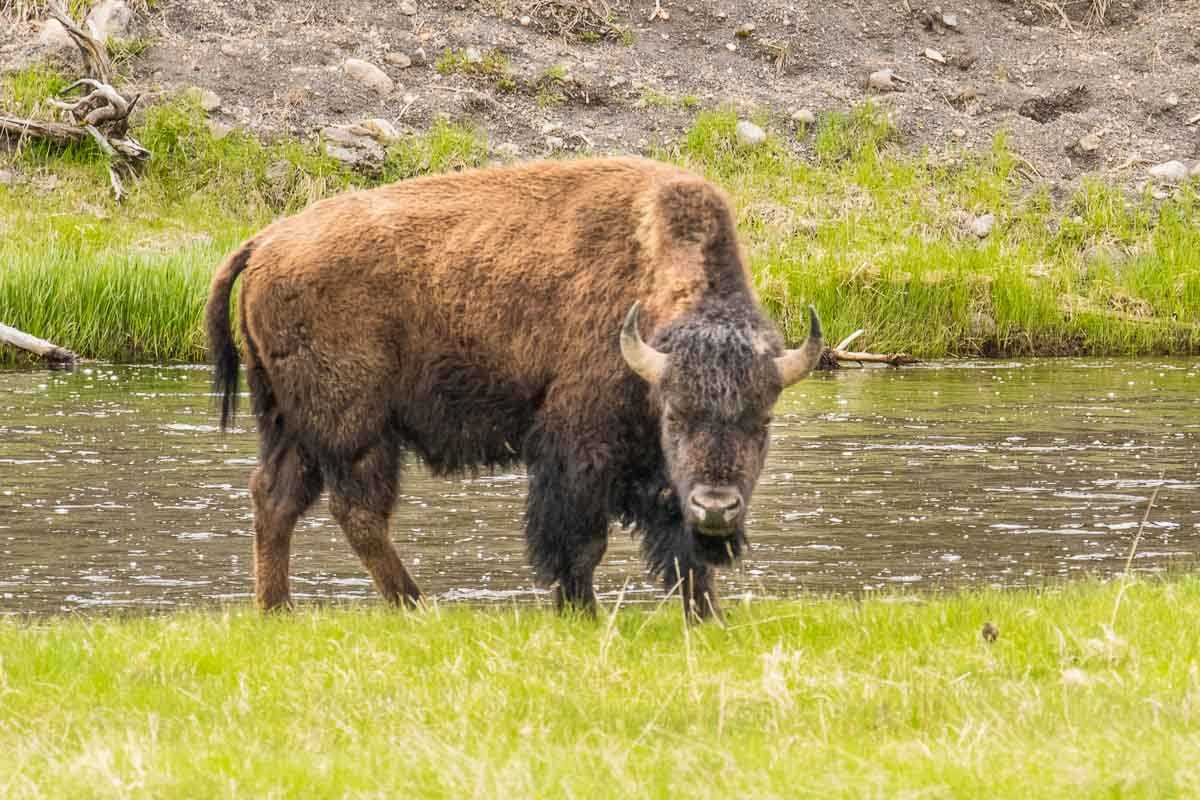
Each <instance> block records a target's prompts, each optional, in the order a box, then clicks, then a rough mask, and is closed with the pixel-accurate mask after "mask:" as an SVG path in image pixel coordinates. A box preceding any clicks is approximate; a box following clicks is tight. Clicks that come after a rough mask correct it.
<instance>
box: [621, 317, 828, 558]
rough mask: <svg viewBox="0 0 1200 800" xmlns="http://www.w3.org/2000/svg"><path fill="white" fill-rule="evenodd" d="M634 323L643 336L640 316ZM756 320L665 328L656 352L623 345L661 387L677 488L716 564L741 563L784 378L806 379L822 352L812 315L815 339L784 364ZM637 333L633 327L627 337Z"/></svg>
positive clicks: (691, 320) (628, 342)
mask: <svg viewBox="0 0 1200 800" xmlns="http://www.w3.org/2000/svg"><path fill="white" fill-rule="evenodd" d="M630 318H632V320H633V325H634V328H636V307H635V311H634V312H631V313H630ZM749 319H753V317H750V316H749V315H729V314H723V313H709V314H697V315H696V316H694V317H688V318H686V319H684V320H680V321H678V322H675V323H673V324H671V325H669V326H667V327H666V328H664V329H663V330H662V331H660V332H659V334H658V335H657V336H656V337H655V339H654V346H653V347H650V346H647V345H645V344H644V343H642V342H641V340H640V336H639V337H637V338H636V340H635V339H633V338H624V337H623V339H622V352H623V353H625V357H626V361H627V362H628V363H629V364H630V366H631V367H633V368H634V369H635V371H637V372H638V373H639V374H641V375H642V376H643V377H645V378H646V379H647V380H648V381H650V383H651V385H652V386H653V387H654V388H653V392H652V397H653V398H654V400H655V402H656V405H657V406H658V408H659V409H660V414H661V417H660V422H661V431H662V439H661V444H662V450H663V456H664V459H665V461H666V467H667V474H668V477H669V479H670V482H671V487H672V489H674V492H675V496H676V497H677V498H678V501H679V505H680V510H681V511H682V514H683V518H684V521H685V524H686V525H687V527H688V529H689V531H690V532H691V533H692V534H693V535H694V536H695V537H696V544H697V546H698V547H699V548H700V550H701V551H702V552H703V553H704V554H705V556H706V560H707V561H709V562H710V563H727V562H729V561H731V560H732V559H734V558H737V557H738V556H739V555H740V554H741V551H742V549H743V546H744V545H745V542H746V534H745V523H746V512H747V510H748V508H749V505H750V497H751V495H752V494H753V493H754V487H755V486H756V485H757V483H758V478H759V475H760V474H761V473H762V468H763V464H764V463H765V462H766V459H767V446H768V427H769V425H770V422H771V409H772V408H773V407H774V405H775V401H776V400H778V399H779V394H780V392H781V391H782V390H783V387H784V384H785V376H786V377H790V378H792V379H793V380H798V379H799V377H803V374H807V372H808V371H809V370H810V369H811V368H812V366H813V365H815V363H816V359H817V357H818V356H819V354H820V350H821V339H820V325H819V322H817V321H816V318H815V315H814V318H813V319H814V322H813V332H814V333H815V334H816V335H815V336H811V335H810V338H809V342H808V343H806V345H805V348H804V349H802V350H799V351H788V352H787V353H784V354H783V355H782V356H781V355H780V348H779V340H778V337H777V335H776V334H774V332H770V333H767V332H763V331H760V330H756V329H755V328H754V327H753V326H752V325H751V324H750V322H749ZM634 333H636V331H635V330H634V331H631V328H630V324H629V321H628V320H627V323H626V334H627V335H629V336H632V335H633V334H634ZM639 348H640V349H639ZM785 359H793V360H792V361H785ZM797 364H798V365H799V367H800V369H799V370H798V369H797ZM797 374H799V377H796V376H797Z"/></svg>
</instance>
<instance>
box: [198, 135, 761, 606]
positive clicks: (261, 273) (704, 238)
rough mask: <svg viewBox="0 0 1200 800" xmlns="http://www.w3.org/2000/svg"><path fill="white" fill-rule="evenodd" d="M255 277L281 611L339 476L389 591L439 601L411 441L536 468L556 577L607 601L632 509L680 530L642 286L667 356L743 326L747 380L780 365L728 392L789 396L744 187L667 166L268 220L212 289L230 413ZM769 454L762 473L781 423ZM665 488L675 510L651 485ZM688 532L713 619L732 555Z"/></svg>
mask: <svg viewBox="0 0 1200 800" xmlns="http://www.w3.org/2000/svg"><path fill="white" fill-rule="evenodd" d="M239 272H240V273H241V276H242V283H241V293H240V312H241V315H240V316H241V325H242V334H243V338H244V341H245V343H246V371H247V376H248V379H249V381H250V385H251V391H252V393H253V395H254V400H255V412H256V417H257V421H258V425H259V429H260V434H261V438H262V452H261V457H260V463H259V466H258V468H257V469H256V470H255V474H254V477H253V479H252V486H253V489H254V491H253V497H254V504H255V512H256V523H255V531H256V571H255V575H256V587H257V593H258V598H259V601H260V603H261V604H262V605H263V607H265V608H271V607H275V606H279V605H285V604H287V603H288V592H287V554H288V544H289V541H290V537H291V530H292V527H293V526H294V524H295V522H296V520H297V519H298V517H299V516H300V514H302V513H303V512H304V510H305V509H306V508H307V507H308V506H309V505H310V504H311V503H312V502H313V501H314V500H315V499H316V497H317V496H318V495H319V494H320V492H321V491H322V488H323V487H328V488H329V489H330V492H331V508H332V510H333V513H334V516H335V517H336V518H337V520H338V521H339V523H340V524H341V525H342V527H343V528H344V530H345V531H346V534H347V537H348V539H349V540H350V543H351V544H352V546H353V547H354V549H355V551H356V552H357V553H358V554H359V556H360V557H361V559H362V560H363V562H364V564H365V566H366V567H367V568H368V570H369V571H370V572H371V574H372V576H373V578H374V580H375V582H376V585H377V586H378V588H379V589H380V591H381V592H382V593H383V594H384V596H386V597H388V598H389V599H390V600H392V601H394V602H401V601H404V600H408V601H414V602H415V601H416V600H417V599H418V597H419V593H418V591H417V588H416V586H415V584H414V583H413V582H412V580H411V578H410V577H409V576H408V573H407V572H406V571H405V570H404V567H403V565H402V564H401V563H400V560H399V558H398V557H397V555H396V553H395V550H394V548H393V547H392V544H391V541H390V539H389V537H388V535H387V518H388V515H389V513H390V511H391V507H392V502H393V500H394V498H395V493H396V480H397V477H398V471H399V465H400V462H401V460H402V458H403V455H404V453H405V452H406V451H411V452H413V453H415V454H417V455H418V456H420V457H421V458H422V459H424V460H425V461H426V462H427V463H428V464H429V466H430V467H431V469H433V470H434V471H435V472H437V473H454V472H459V471H462V470H473V469H477V468H480V467H484V468H487V467H494V466H497V465H503V464H509V463H514V462H517V461H524V462H525V463H526V464H528V465H529V467H530V480H531V493H530V501H529V502H530V507H529V514H528V520H527V523H528V526H529V534H530V553H531V557H532V558H533V561H534V566H535V568H536V569H537V573H538V577H539V579H540V580H541V581H543V582H546V583H551V582H554V581H557V582H558V584H559V591H560V596H561V595H565V596H566V599H567V600H568V601H570V602H574V603H578V604H581V605H584V606H590V605H591V603H592V602H593V599H594V595H593V593H592V587H591V580H592V571H593V570H594V568H595V565H596V563H597V562H598V561H599V560H600V557H601V556H602V555H603V552H604V542H605V541H606V538H605V537H606V535H607V526H608V520H609V518H610V517H613V516H619V517H624V518H626V519H628V520H631V521H633V522H635V523H637V524H639V525H640V526H641V527H642V528H643V529H644V530H646V531H647V532H648V533H647V534H646V535H651V534H653V533H654V529H655V528H656V527H663V526H666V527H672V526H673V527H674V528H679V526H680V525H681V523H680V521H679V519H678V508H677V506H678V500H677V498H670V489H671V486H672V481H671V479H670V478H669V477H668V475H667V470H666V468H665V466H664V463H663V453H662V451H661V450H660V448H659V447H658V446H657V445H656V442H657V441H658V439H659V436H660V433H661V429H660V426H659V415H660V411H661V408H660V406H661V405H662V403H663V400H662V398H661V397H659V394H660V393H659V392H658V391H657V390H654V391H652V390H651V389H650V387H648V386H646V384H645V383H644V382H643V381H641V379H639V378H638V377H637V376H636V375H634V374H633V373H632V372H631V371H630V370H629V368H628V367H627V366H626V364H625V363H624V361H623V360H622V357H621V355H620V352H619V348H618V332H619V330H620V327H621V322H622V319H623V317H624V315H625V313H626V312H627V311H628V310H629V308H630V307H631V306H632V304H633V303H634V302H635V301H641V303H642V308H643V313H642V322H641V326H642V331H643V332H644V333H645V334H646V335H647V340H648V341H658V342H659V346H661V347H663V348H664V349H667V350H670V349H671V341H672V334H671V331H672V330H674V331H676V333H677V335H676V338H677V339H679V341H683V338H685V333H686V332H687V331H688V330H691V328H689V327H688V325H689V324H693V323H694V325H700V324H703V325H716V326H718V327H720V326H732V327H730V328H729V330H730V331H731V332H730V333H729V334H728V336H730V337H733V339H735V340H736V341H737V342H740V341H741V340H742V338H745V340H746V341H747V342H750V341H751V340H753V342H754V346H753V348H750V346H749V345H747V347H745V348H743V350H745V352H746V353H747V355H746V356H745V357H744V358H748V359H752V360H754V359H758V360H755V361H754V363H753V364H749V363H748V362H747V364H740V363H739V365H736V366H737V368H736V369H735V370H734V372H730V373H729V375H730V376H733V375H741V376H742V378H744V379H746V380H750V379H751V377H754V376H759V374H760V373H762V375H763V376H765V377H763V378H761V380H759V378H758V377H755V378H754V380H755V381H756V385H758V387H759V388H758V389H757V390H755V391H752V392H750V394H749V395H745V394H744V393H740V391H739V390H738V389H737V386H736V385H734V384H730V385H729V386H725V387H724V388H722V387H721V386H718V387H717V388H716V389H714V390H713V391H714V392H715V393H716V394H715V395H714V396H717V395H719V396H720V399H719V402H720V403H722V404H725V405H728V404H729V403H730V402H732V403H733V405H734V406H735V407H733V408H731V409H726V410H727V411H729V412H730V413H737V414H740V413H741V411H742V410H743V409H742V408H741V406H740V405H739V403H740V404H743V405H744V403H746V402H750V403H752V404H754V405H755V407H758V406H762V405H764V404H765V405H766V411H769V406H770V404H773V402H774V399H775V397H776V396H777V395H778V392H779V389H780V387H779V385H778V381H777V380H773V378H772V376H773V375H774V373H773V372H770V370H769V369H768V366H769V365H768V362H767V361H766V360H765V359H767V358H768V357H770V356H774V355H778V353H779V349H780V346H781V341H780V339H779V336H778V334H777V333H776V332H775V331H774V329H773V328H772V327H771V326H770V325H769V323H766V322H765V321H764V320H763V318H762V317H761V315H760V314H759V313H758V311H757V307H756V304H755V301H754V298H753V295H752V292H751V289H750V283H749V280H748V278H747V274H746V270H745V267H744V263H743V259H742V257H741V254H740V252H739V250H738V246H737V243H736V236H735V230H734V223H733V218H732V215H731V214H730V211H729V205H728V203H727V201H726V199H725V198H724V196H723V195H722V193H721V192H720V191H719V190H717V189H716V188H715V187H713V186H712V185H711V184H709V183H708V182H706V181H704V180H703V179H701V178H699V177H696V176H694V175H692V174H690V173H688V172H685V171H683V170H680V169H678V168H675V167H671V166H668V165H664V164H660V163H657V162H652V161H648V160H642V159H636V158H617V159H597V160H582V161H562V162H545V163H534V164H527V165H521V166H515V167H509V168H502V169H490V170H479V171H472V172H465V173H459V174H453V175H443V176H436V177H427V178H420V179H416V180H411V181H404V182H401V183H397V184H392V185H388V186H383V187H379V188H376V189H372V190H369V191H359V192H352V193H349V194H344V195H341V196H338V197H334V198H331V199H328V200H324V201H321V202H319V203H316V204H314V205H313V206H311V207H309V208H308V209H307V210H305V211H304V212H302V213H300V214H297V215H296V216H293V217H290V218H287V219H283V220H280V221H278V222H276V223H274V224H272V225H270V226H269V227H267V228H265V229H264V230H262V231H261V232H260V233H258V234H257V235H255V236H254V237H253V238H252V239H251V240H250V241H249V242H247V243H246V244H245V245H244V246H243V247H242V248H240V249H239V250H238V251H237V252H236V253H235V254H234V255H233V256H231V257H230V259H229V260H228V261H227V262H226V263H225V264H224V265H223V266H222V267H221V268H220V269H219V270H218V272H217V274H216V275H215V276H214V279H213V283H212V294H211V297H210V300H209V307H208V311H207V324H208V330H209V336H210V343H211V345H212V349H213V352H214V357H215V358H216V360H217V363H218V370H217V382H218V384H219V386H220V388H221V389H222V391H223V392H224V394H225V397H226V401H225V405H224V407H223V415H222V425H225V424H226V423H227V421H228V417H229V416H230V415H231V414H232V412H233V405H232V401H231V395H232V394H233V393H234V392H235V391H236V374H237V356H236V352H234V351H233V347H232V343H231V337H230V335H229V309H228V296H229V292H230V289H231V286H232V284H233V281H234V280H235V279H236V278H237V276H238V273H239ZM689 320H690V321H691V322H690V323H689V322H688V321H689ZM698 320H699V321H698ZM684 323H688V324H684ZM672 326H674V328H672ZM722 330H725V328H722ZM689 335H690V334H689ZM725 335H726V334H722V336H725ZM738 337H741V338H738ZM747 337H749V338H747ZM693 338H694V337H693ZM719 338H720V337H718V339H719ZM714 341H717V340H716V339H714ZM720 341H724V340H720ZM735 343H736V342H735ZM718 345H719V346H720V347H725V345H723V344H720V343H719V342H718ZM676 346H677V348H684V347H685V345H681V344H677V345H676ZM697 352H698V353H699V352H700V351H697ZM738 352H739V353H740V352H742V351H741V350H738ZM697 357H698V358H699V356H697ZM738 357H739V358H742V356H738ZM680 358H681V363H682V359H683V356H682V355H681V356H680ZM705 358H707V357H704V358H701V359H700V362H699V366H698V367H697V369H698V370H700V371H703V370H704V369H706V367H705V366H704V360H705ZM710 360H711V359H710ZM231 369H232V372H231ZM764 370H766V371H764ZM768 372H769V374H768ZM696 374H697V376H699V372H697V373H696ZM723 374H724V373H723ZM680 380H682V377H681V376H679V375H677V376H676V378H675V382H676V383H679V382H680ZM722 380H724V379H722ZM728 380H730V381H734V380H735V379H734V378H733V377H730V378H729V379H728ZM739 380H740V379H739ZM763 381H765V382H763ZM719 382H720V381H718V383H719ZM735 383H736V381H735ZM685 391H686V390H685ZM705 395H706V393H705V392H701V393H699V394H698V395H697V398H701V399H698V400H697V402H702V396H705ZM739 398H741V399H739ZM746 398H749V399H746ZM701 411H702V412H703V409H701ZM721 413H722V414H724V413H725V412H721ZM765 413H766V412H764V413H763V414H760V415H759V416H764V415H765ZM755 414H757V412H753V413H751V414H750V416H754V415H755ZM723 418H724V417H722V419H723ZM755 420H757V417H755ZM752 433H754V435H755V436H757V432H756V431H754V432H752ZM713 435H716V434H713ZM718 438H719V437H718ZM714 441H716V440H714ZM721 441H724V440H721ZM759 449H761V452H759ZM748 457H749V458H750V459H751V460H752V461H754V462H756V463H754V464H750V465H749V466H750V467H751V468H753V470H754V474H753V479H756V478H757V474H758V469H760V468H761V458H762V457H765V439H764V440H763V442H762V447H761V448H757V447H756V448H755V450H754V452H752V453H751V454H750V456H748ZM730 463H733V462H730ZM739 468H740V462H739ZM726 477H728V476H726ZM748 483H749V486H748V490H752V488H753V480H749V482H748ZM662 493H665V495H666V496H668V500H666V501H665V502H666V504H667V506H666V507H660V506H661V505H662V501H659V500H657V499H653V498H657V497H658V496H659V495H660V494H662ZM746 497H747V499H748V498H749V493H748V491H747V494H746ZM647 498H651V499H647ZM672 504H674V506H675V507H674V511H672V508H671V505H672ZM671 536H675V537H676V539H679V541H683V539H682V538H680V537H683V536H684V533H683V532H682V531H681V530H680V531H676V532H675V533H672V534H671ZM659 538H661V539H662V540H663V541H667V538H669V537H666V535H665V534H664V535H663V536H662V537H659ZM671 541H672V542H674V543H672V544H671V545H670V546H667V545H661V547H662V548H665V549H663V550H662V552H661V553H660V552H658V551H657V550H656V549H655V548H659V547H660V545H659V544H654V543H651V544H648V545H647V548H648V549H647V552H648V557H650V559H651V562H652V566H653V567H655V569H656V570H657V571H659V572H662V573H664V574H665V575H666V576H667V578H668V582H670V579H671V577H672V575H675V574H676V572H675V571H674V570H673V569H672V568H671V564H670V563H667V562H669V561H671V560H674V561H675V562H678V561H679V558H680V554H681V553H682V554H683V558H684V562H685V563H684V564H683V566H681V567H680V568H679V569H680V571H682V572H683V573H693V574H694V577H696V578H697V580H696V581H695V582H694V583H692V582H689V583H688V584H687V585H688V586H689V587H691V588H692V589H693V591H688V592H686V593H685V595H686V596H691V595H694V598H692V599H693V600H695V601H699V602H696V605H697V606H698V608H696V609H695V610H696V611H697V612H698V613H704V612H705V611H706V608H705V606H706V603H707V604H711V607H713V608H715V602H716V598H715V596H714V595H713V593H712V589H711V571H709V570H708V568H707V566H706V564H705V563H702V560H700V559H699V557H698V556H695V554H694V553H693V552H692V550H687V547H690V545H684V544H679V543H678V542H675V540H674V539H672V540H671ZM680 548H684V550H686V552H684V550H681V549H680ZM697 572H698V573H699V575H695V573H697ZM681 577H686V574H685V575H683V576H681ZM701 598H704V599H703V600H701ZM689 602H692V601H689Z"/></svg>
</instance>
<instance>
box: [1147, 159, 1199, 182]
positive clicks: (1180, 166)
mask: <svg viewBox="0 0 1200 800" xmlns="http://www.w3.org/2000/svg"><path fill="white" fill-rule="evenodd" d="M1146 171H1147V172H1148V173H1150V177H1151V178H1154V179H1155V180H1160V181H1162V182H1163V183H1183V182H1184V181H1186V180H1187V179H1188V172H1189V170H1188V168H1187V166H1186V165H1185V164H1184V163H1183V162H1182V161H1166V162H1163V163H1162V164H1155V165H1154V166H1153V167H1150V169H1148V170H1146Z"/></svg>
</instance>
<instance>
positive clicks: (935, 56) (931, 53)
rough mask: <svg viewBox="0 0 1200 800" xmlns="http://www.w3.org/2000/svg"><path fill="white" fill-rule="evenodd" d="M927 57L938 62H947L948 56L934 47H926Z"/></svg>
mask: <svg viewBox="0 0 1200 800" xmlns="http://www.w3.org/2000/svg"><path fill="white" fill-rule="evenodd" d="M925 57H926V58H928V59H929V60H930V61H933V62H935V63H938V64H945V63H946V57H945V56H944V55H942V54H941V53H939V52H938V51H937V50H934V49H933V48H932V47H926V48H925Z"/></svg>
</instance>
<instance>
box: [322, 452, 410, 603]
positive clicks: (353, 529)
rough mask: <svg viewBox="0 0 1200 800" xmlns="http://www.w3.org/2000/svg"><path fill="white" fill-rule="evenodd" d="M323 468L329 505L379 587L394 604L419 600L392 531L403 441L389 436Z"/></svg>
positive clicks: (352, 546) (385, 597) (381, 592)
mask: <svg viewBox="0 0 1200 800" xmlns="http://www.w3.org/2000/svg"><path fill="white" fill-rule="evenodd" d="M325 472H326V480H327V481H328V483H329V510H330V512H331V513H332V514H333V517H334V519H336V520H337V521H338V524H339V525H341V527H342V532H343V533H345V535H346V539H347V541H349V542H350V547H351V548H353V550H354V552H355V554H356V555H357V556H358V558H359V560H360V561H362V563H363V566H364V567H366V569H367V572H369V573H370V574H371V580H372V581H374V583H375V588H377V589H378V590H379V593H380V594H381V595H383V597H384V599H386V600H387V601H388V602H389V603H391V604H392V605H401V604H403V605H408V606H416V605H417V604H419V603H420V601H421V591H420V589H418V588H417V584H416V582H415V581H414V580H413V579H412V576H410V575H409V574H408V570H407V569H405V567H404V562H403V561H401V560H400V556H399V555H398V554H397V553H396V547H395V545H394V544H392V539H391V536H390V535H389V534H388V518H389V517H390V516H391V513H392V507H393V506H394V505H395V502H396V484H397V482H398V481H399V477H400V448H399V446H398V445H397V444H395V443H393V442H391V441H389V440H387V439H386V438H385V439H384V440H383V441H381V442H380V443H378V444H376V445H373V446H372V447H370V448H369V449H367V450H366V451H364V452H363V453H362V454H360V455H359V456H357V457H356V458H354V459H353V460H347V461H337V462H335V463H333V464H330V465H327V466H326V470H325Z"/></svg>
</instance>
